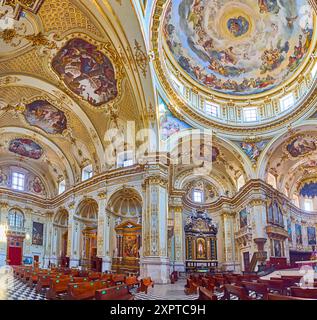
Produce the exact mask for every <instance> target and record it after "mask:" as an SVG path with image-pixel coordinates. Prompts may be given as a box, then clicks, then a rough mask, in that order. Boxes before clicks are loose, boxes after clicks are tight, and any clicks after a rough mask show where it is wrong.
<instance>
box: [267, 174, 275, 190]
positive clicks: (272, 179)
mask: <svg viewBox="0 0 317 320" xmlns="http://www.w3.org/2000/svg"><path fill="white" fill-rule="evenodd" d="M267 183H268V184H270V185H271V186H272V187H273V188H275V189H276V178H275V176H273V174H272V173H269V174H268V176H267Z"/></svg>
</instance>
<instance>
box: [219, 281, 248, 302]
mask: <svg viewBox="0 0 317 320" xmlns="http://www.w3.org/2000/svg"><path fill="white" fill-rule="evenodd" d="M230 294H232V295H234V296H236V297H238V299H239V300H251V298H250V297H249V296H248V293H247V291H246V289H245V288H243V287H238V286H234V285H232V284H225V285H224V296H223V300H230Z"/></svg>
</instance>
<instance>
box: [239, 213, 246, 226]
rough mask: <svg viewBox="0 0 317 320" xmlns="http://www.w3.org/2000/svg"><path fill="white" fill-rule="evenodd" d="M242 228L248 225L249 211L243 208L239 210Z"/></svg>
mask: <svg viewBox="0 0 317 320" xmlns="http://www.w3.org/2000/svg"><path fill="white" fill-rule="evenodd" d="M239 220H240V228H241V229H242V228H244V227H246V226H247V225H248V212H247V210H246V209H243V210H241V211H240V212H239Z"/></svg>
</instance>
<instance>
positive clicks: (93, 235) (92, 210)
mask: <svg viewBox="0 0 317 320" xmlns="http://www.w3.org/2000/svg"><path fill="white" fill-rule="evenodd" d="M75 220H76V222H77V223H78V224H77V227H78V229H79V235H80V237H79V250H80V251H79V252H80V262H79V264H80V266H81V267H83V268H87V269H90V270H96V271H100V270H101V261H100V259H99V258H97V225H98V203H97V202H96V201H95V200H94V199H90V198H89V199H85V200H83V201H82V202H81V203H80V204H79V206H78V208H77V211H76V215H75ZM77 248H78V246H77Z"/></svg>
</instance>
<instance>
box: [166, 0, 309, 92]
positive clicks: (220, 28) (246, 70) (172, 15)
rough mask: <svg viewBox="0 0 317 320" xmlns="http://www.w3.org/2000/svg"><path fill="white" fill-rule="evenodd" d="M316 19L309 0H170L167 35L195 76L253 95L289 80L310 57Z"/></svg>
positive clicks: (178, 59)
mask: <svg viewBox="0 0 317 320" xmlns="http://www.w3.org/2000/svg"><path fill="white" fill-rule="evenodd" d="M313 24H314V14H313V10H312V9H311V7H310V6H309V5H308V2H307V0H239V1H238V0H171V2H170V3H169V7H168V8H167V11H166V14H165V18H164V36H165V40H166V44H167V46H168V48H169V50H170V52H171V54H172V56H173V57H174V59H175V60H176V62H177V63H178V65H179V66H180V67H181V68H182V69H183V70H184V71H185V72H186V73H187V74H188V75H189V76H190V77H191V78H193V79H194V80H196V81H197V82H199V83H200V84H202V85H204V86H206V87H208V88H210V89H212V90H215V91H218V92H220V93H224V94H232V95H250V94H257V93H262V92H264V91H267V90H270V89H273V88H276V87H277V86H279V85H281V84H282V83H284V82H286V81H288V80H290V78H291V77H292V75H294V72H295V71H297V70H298V69H299V67H300V66H301V65H302V62H303V61H304V60H306V59H305V58H306V57H307V56H308V52H309V49H310V46H311V43H312V38H313Z"/></svg>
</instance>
